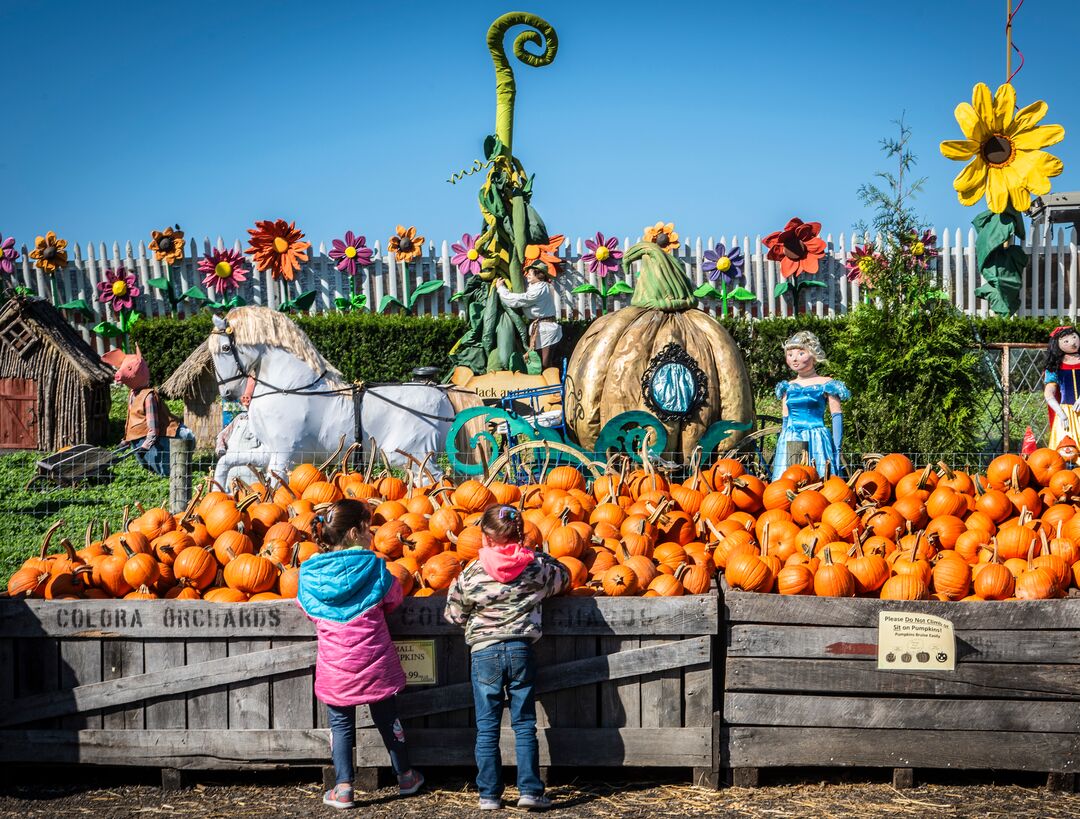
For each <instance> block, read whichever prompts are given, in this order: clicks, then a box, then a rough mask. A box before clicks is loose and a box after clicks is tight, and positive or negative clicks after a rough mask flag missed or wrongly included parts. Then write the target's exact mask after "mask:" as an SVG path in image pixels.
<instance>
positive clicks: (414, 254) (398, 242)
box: [387, 225, 424, 262]
mask: <svg viewBox="0 0 1080 819" xmlns="http://www.w3.org/2000/svg"><path fill="white" fill-rule="evenodd" d="M387 248H388V249H389V251H390V252H391V253H393V254H394V255H395V256H396V257H397V260H398V261H399V262H411V261H412V260H413V259H417V258H419V257H420V254H421V253H423V252H424V237H423V236H417V235H416V228H415V227H411V226H410V227H409V229H408V230H406V229H405V227H404V226H403V225H398V226H397V232H396V233H395V234H394V235H393V236H391V237H390V243H389V245H387Z"/></svg>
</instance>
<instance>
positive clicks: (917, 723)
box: [723, 693, 1080, 743]
mask: <svg viewBox="0 0 1080 819" xmlns="http://www.w3.org/2000/svg"><path fill="white" fill-rule="evenodd" d="M723 713H724V721H725V722H726V723H727V724H728V725H791V726H798V727H813V726H819V727H823V728H897V729H913V730H915V729H926V730H931V731H965V730H970V729H971V726H973V725H978V726H979V728H980V729H982V730H986V731H1001V732H1004V733H1011V732H1014V731H1046V732H1048V733H1073V734H1076V733H1080V706H1077V704H1076V703H1075V702H1034V701H1031V700H941V699H912V698H909V697H903V698H888V699H883V698H871V697H848V696H845V697H829V696H821V695H816V696H808V695H802V694H794V693H785V694H740V693H728V694H726V695H725V697H724V712H723ZM1001 741H1002V742H1006V743H1007V742H1008V738H1007V737H1006V736H1002V738H1001Z"/></svg>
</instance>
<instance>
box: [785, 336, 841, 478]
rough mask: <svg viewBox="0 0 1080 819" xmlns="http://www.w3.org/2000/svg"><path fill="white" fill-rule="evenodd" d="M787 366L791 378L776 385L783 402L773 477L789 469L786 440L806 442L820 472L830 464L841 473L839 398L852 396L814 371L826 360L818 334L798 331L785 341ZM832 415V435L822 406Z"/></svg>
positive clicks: (835, 472) (836, 382)
mask: <svg viewBox="0 0 1080 819" xmlns="http://www.w3.org/2000/svg"><path fill="white" fill-rule="evenodd" d="M784 353H785V357H786V358H787V365H788V367H790V368H791V369H792V370H793V371H794V372H795V376H796V377H795V378H794V379H793V380H791V381H781V382H780V383H779V384H777V385H776V397H777V398H779V399H781V400H782V401H783V403H784V410H783V415H784V425H783V428H782V429H781V430H780V438H779V440H777V442H776V457H775V458H774V459H773V473H772V479H773V480H774V481H775V480H778V479H779V478H780V476H781V475H782V474H783V473H784V470H785V469H787V468H788V458H787V448H788V447H787V444H788V441H806V442H807V448H808V449H809V451H810V462H811V463H812V464H813V465H814V467H815V468H816V469H817V471H818V472H819V473H821V474H824V472H825V465H826V464H830V465H831V469H832V472H833V474H840V473H841V469H842V467H841V464H840V444H841V443H842V441H843V438H844V416H843V411H842V409H841V406H840V402H841V401H847V400H848V399H849V398H851V392H850V391H849V390H848V388H847V387H846V386H845V385H844V383H843V382H842V381H837V380H835V379H832V378H828V377H826V376H823V375H818V373H817V363H818V362H819V361H821V362H824V361H825V351H824V350H822V349H821V343H820V342H819V341H818V339H817V336H815V335H814V334H813V333H811V332H808V331H806V330H801V331H799V332H798V333H796V334H795V335H793V336H792V337H791V338H789V339H788V340H787V341H785V342H784ZM826 404H828V407H829V414H830V415H831V416H832V434H830V433H829V430H828V429H826V427H825V421H824V418H825V405H826Z"/></svg>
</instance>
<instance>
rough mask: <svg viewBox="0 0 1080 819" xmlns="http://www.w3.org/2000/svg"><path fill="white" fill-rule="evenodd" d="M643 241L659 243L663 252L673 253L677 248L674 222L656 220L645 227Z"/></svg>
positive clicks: (677, 238)
mask: <svg viewBox="0 0 1080 819" xmlns="http://www.w3.org/2000/svg"><path fill="white" fill-rule="evenodd" d="M645 241H646V242H652V243H653V244H654V245H659V247H660V249H661V250H663V251H664V252H665V253H674V252H675V251H676V250H678V249H679V234H678V233H676V232H675V223H674V222H667V223H664V222H657V223H656V224H655V225H653V226H652V227H647V228H645Z"/></svg>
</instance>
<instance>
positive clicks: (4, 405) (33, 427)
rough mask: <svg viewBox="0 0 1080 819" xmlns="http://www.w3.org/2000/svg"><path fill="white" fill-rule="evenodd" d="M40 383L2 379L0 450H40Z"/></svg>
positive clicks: (21, 379)
mask: <svg viewBox="0 0 1080 819" xmlns="http://www.w3.org/2000/svg"><path fill="white" fill-rule="evenodd" d="M37 403H38V402H37V383H36V382H34V381H31V380H29V379H25V378H0V449H37V423H38V405H37Z"/></svg>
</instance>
